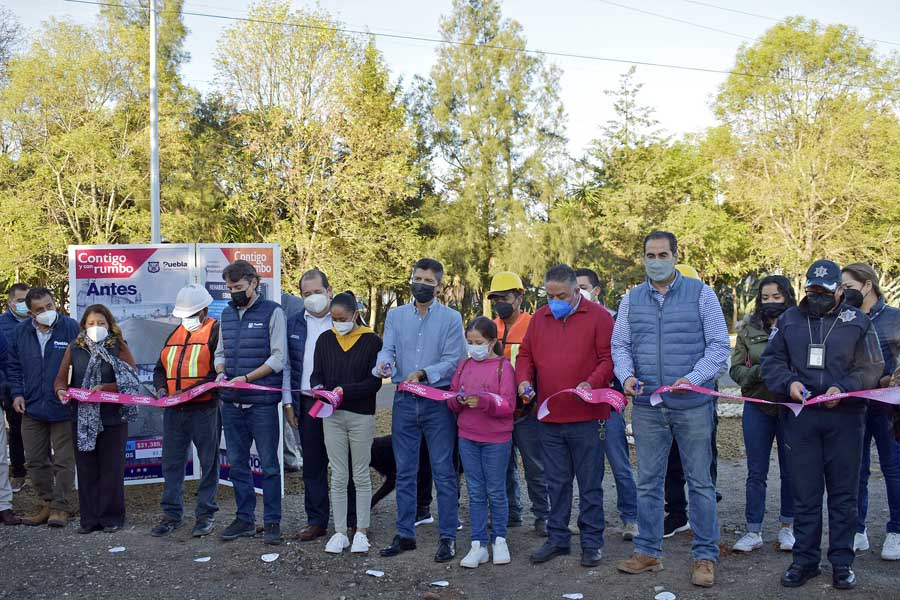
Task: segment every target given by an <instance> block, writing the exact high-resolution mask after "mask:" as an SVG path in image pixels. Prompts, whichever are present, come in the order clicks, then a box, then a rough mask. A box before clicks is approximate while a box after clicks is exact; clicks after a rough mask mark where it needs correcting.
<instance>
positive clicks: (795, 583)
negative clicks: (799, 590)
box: [781, 565, 822, 587]
mask: <svg viewBox="0 0 900 600" xmlns="http://www.w3.org/2000/svg"><path fill="white" fill-rule="evenodd" d="M821 573H822V571H821V569H819V567H811V568H806V569H804V568H803V567H801V566H800V565H791V566H790V567H788V570H787V571H785V572H784V575H782V576H781V585H783V586H784V587H800V586H801V585H803V584H805V583H806V582H807V581H809V580H810V579H812V578H813V577H817V576H819V575H820V574H821Z"/></svg>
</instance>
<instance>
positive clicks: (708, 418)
mask: <svg viewBox="0 0 900 600" xmlns="http://www.w3.org/2000/svg"><path fill="white" fill-rule="evenodd" d="M714 411H715V408H714V406H713V403H712V402H708V403H707V404H704V405H701V406H697V407H695V408H686V409H680V410H679V409H671V408H665V407H652V406H647V405H643V404H635V405H634V406H633V408H632V412H631V426H632V429H633V430H634V441H635V448H636V449H637V461H638V464H637V466H638V471H637V473H638V480H637V491H638V496H637V497H638V530H639V533H638V535H637V537H636V538H635V540H634V549H635V551H636V552H643V553H644V554H648V555H650V556H653V557H656V558H658V557H660V556H662V539H663V520H664V510H663V508H664V498H663V486H664V484H665V479H666V464H667V463H668V460H669V449H670V448H671V447H672V439H673V438H674V439H675V441H677V442H678V450H679V453H680V455H681V464H682V465H683V467H684V474H685V478H686V479H687V484H688V494H689V510H690V522H691V528H692V529H693V531H694V542H693V549H692V553H693V556H694V559H695V560H713V561H715V560H718V558H719V546H718V542H719V521H718V517H717V515H716V488H715V486H714V485H713V482H712V476H711V475H710V472H709V465H710V462H711V461H712V430H713V417H714V414H715V413H714Z"/></svg>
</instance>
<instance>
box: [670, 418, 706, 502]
mask: <svg viewBox="0 0 900 600" xmlns="http://www.w3.org/2000/svg"><path fill="white" fill-rule="evenodd" d="M718 427H719V415H718V414H716V416H715V418H714V419H713V430H712V462H711V463H710V465H709V474H710V475H711V476H712V482H713V485H716V481H717V480H718V478H719V448H718V446H717V445H716V430H717V429H718ZM685 483H687V481H686V480H685V478H684V467H682V466H681V454H679V452H678V442H676V441H675V440H674V439H673V440H672V447H671V448H670V449H669V463H668V466H667V468H666V514H669V515H681V516H682V517H684V518H685V519H687V496H686V495H685V493H684V486H685ZM716 493H717V494H718V492H716ZM717 497H718V496H717Z"/></svg>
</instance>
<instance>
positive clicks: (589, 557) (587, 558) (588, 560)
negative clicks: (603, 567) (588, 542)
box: [581, 550, 603, 567]
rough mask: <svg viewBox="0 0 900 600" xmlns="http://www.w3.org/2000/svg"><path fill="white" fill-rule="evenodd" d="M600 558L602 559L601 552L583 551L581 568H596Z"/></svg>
mask: <svg viewBox="0 0 900 600" xmlns="http://www.w3.org/2000/svg"><path fill="white" fill-rule="evenodd" d="M601 558H603V550H584V551H583V552H582V553H581V566H582V567H596V566H598V565H599V564H600V559H601Z"/></svg>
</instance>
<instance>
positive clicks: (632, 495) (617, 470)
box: [601, 410, 637, 523]
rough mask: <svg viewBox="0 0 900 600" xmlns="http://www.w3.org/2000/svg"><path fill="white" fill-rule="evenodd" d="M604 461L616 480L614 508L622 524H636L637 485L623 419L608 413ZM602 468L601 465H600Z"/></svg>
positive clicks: (620, 415) (614, 413)
mask: <svg viewBox="0 0 900 600" xmlns="http://www.w3.org/2000/svg"><path fill="white" fill-rule="evenodd" d="M606 460H608V461H609V468H610V469H611V470H612V474H613V478H614V479H615V480H616V508H618V509H619V517H620V518H621V519H622V522H623V523H637V485H636V484H635V483H634V471H632V470H631V457H630V456H629V453H628V438H627V437H626V435H625V417H624V415H622V414H621V413H617V412H616V411H614V410H613V411H610V413H609V419H607V420H606ZM601 467H602V463H601Z"/></svg>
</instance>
